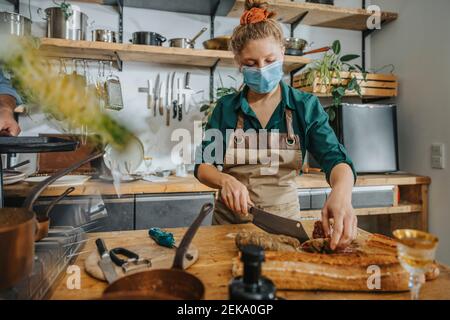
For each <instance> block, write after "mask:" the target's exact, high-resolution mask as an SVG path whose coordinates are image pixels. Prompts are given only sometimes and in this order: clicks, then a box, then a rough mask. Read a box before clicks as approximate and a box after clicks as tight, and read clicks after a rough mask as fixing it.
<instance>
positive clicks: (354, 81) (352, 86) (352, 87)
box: [347, 78, 358, 90]
mask: <svg viewBox="0 0 450 320" xmlns="http://www.w3.org/2000/svg"><path fill="white" fill-rule="evenodd" d="M357 81H358V80H357V79H356V78H352V80H350V81H349V83H348V85H347V88H348V90H355V88H356V86H357V85H358V82H357Z"/></svg>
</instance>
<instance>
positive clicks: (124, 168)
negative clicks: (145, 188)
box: [103, 137, 144, 175]
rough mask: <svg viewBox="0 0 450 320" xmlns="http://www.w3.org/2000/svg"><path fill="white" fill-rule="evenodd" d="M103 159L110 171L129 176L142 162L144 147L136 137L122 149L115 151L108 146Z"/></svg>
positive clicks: (115, 149)
mask: <svg viewBox="0 0 450 320" xmlns="http://www.w3.org/2000/svg"><path fill="white" fill-rule="evenodd" d="M103 159H104V162H105V165H106V167H107V168H108V169H109V170H110V171H113V170H116V171H118V172H119V173H120V174H121V175H130V174H132V173H133V172H135V171H136V170H137V169H138V168H139V166H140V165H141V163H142V161H144V146H143V145H142V142H141V141H140V140H139V139H138V138H136V137H133V138H131V139H130V141H129V142H128V143H127V145H126V147H125V148H123V149H117V148H114V147H113V146H112V145H110V144H108V145H107V146H106V147H105V154H104V156H103Z"/></svg>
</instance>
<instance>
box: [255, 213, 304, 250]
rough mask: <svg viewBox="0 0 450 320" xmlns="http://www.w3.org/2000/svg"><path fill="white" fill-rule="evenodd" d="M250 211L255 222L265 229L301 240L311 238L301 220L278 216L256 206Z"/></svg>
mask: <svg viewBox="0 0 450 320" xmlns="http://www.w3.org/2000/svg"><path fill="white" fill-rule="evenodd" d="M250 213H251V214H252V215H253V224H254V225H256V226H257V227H259V228H261V229H263V230H264V231H267V232H269V233H273V234H282V235H286V236H290V237H293V238H296V239H298V240H300V242H304V241H307V240H309V236H308V234H307V233H306V231H305V229H304V228H303V226H302V224H301V222H299V221H295V220H291V219H287V218H283V217H280V216H276V215H274V214H271V213H268V212H265V211H263V210H260V209H257V208H255V207H251V208H250Z"/></svg>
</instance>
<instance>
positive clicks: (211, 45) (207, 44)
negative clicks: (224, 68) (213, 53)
mask: <svg viewBox="0 0 450 320" xmlns="http://www.w3.org/2000/svg"><path fill="white" fill-rule="evenodd" d="M230 42H231V36H221V37H216V38H212V39H209V40H206V41H204V42H203V47H204V48H205V49H207V50H224V51H228V50H230Z"/></svg>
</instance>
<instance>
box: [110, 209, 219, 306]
mask: <svg viewBox="0 0 450 320" xmlns="http://www.w3.org/2000/svg"><path fill="white" fill-rule="evenodd" d="M212 209H213V205H212V204H211V203H207V204H205V205H203V207H202V209H201V211H200V214H199V215H198V217H197V218H196V219H195V221H194V222H193V223H192V225H191V226H190V227H189V228H188V230H187V231H186V233H185V235H184V237H183V239H182V240H181V243H180V246H179V248H178V249H177V251H176V254H175V259H174V261H173V265H172V269H160V270H150V271H143V272H138V273H134V274H131V275H129V276H125V277H123V278H120V279H118V280H117V281H115V282H114V283H112V284H110V285H109V286H108V287H107V288H106V290H105V291H104V292H103V297H104V298H105V299H115V298H122V299H125V298H127V297H133V298H135V297H140V298H142V299H158V298H161V297H162V296H163V297H165V298H172V299H186V300H199V299H202V298H203V297H204V294H205V286H204V285H203V283H202V281H201V280H200V279H198V278H197V277H196V276H194V275H192V274H190V273H187V272H185V271H184V270H183V261H184V257H185V255H186V252H187V249H188V247H189V245H190V243H191V241H192V239H193V237H194V235H195V233H196V232H197V230H198V228H199V226H200V224H201V223H202V221H203V220H204V218H205V217H206V216H207V215H208V214H209V213H210V212H211V211H212Z"/></svg>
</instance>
